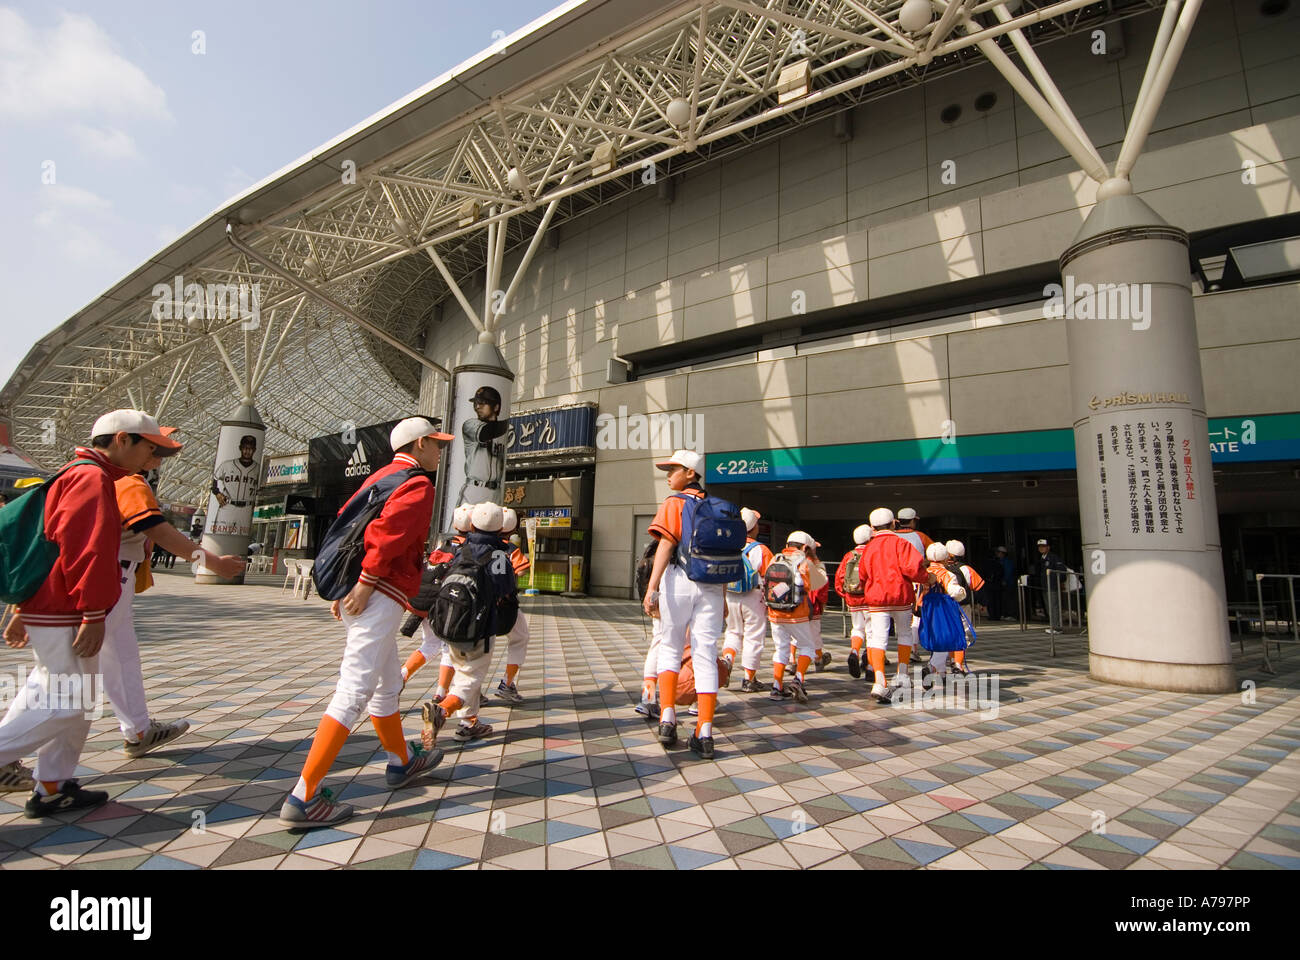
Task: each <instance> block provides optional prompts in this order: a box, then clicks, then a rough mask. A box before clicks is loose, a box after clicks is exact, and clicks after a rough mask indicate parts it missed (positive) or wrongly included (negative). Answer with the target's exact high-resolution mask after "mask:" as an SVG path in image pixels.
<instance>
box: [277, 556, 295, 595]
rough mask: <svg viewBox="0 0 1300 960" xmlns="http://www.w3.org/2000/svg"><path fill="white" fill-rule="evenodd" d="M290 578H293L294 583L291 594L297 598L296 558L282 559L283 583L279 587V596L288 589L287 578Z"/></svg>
mask: <svg viewBox="0 0 1300 960" xmlns="http://www.w3.org/2000/svg"><path fill="white" fill-rule="evenodd" d="M290 577H293V578H294V581H293V593H294V596H297V595H298V580H297V577H298V560H297V558H295V557H285V558H284V583H283V584H281V585H280V594H281V595H283V594H284V591H285V590H286V589H287V588H288V586H289V578H290Z"/></svg>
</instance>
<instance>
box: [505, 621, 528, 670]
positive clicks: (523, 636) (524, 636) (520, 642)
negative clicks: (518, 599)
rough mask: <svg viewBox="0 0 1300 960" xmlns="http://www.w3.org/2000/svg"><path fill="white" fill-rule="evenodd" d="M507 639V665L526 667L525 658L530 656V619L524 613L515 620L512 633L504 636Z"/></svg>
mask: <svg viewBox="0 0 1300 960" xmlns="http://www.w3.org/2000/svg"><path fill="white" fill-rule="evenodd" d="M504 636H505V639H506V663H507V664H513V665H514V666H516V667H522V666H523V665H524V657H526V656H528V637H529V633H528V618H527V617H525V616H524V614H523V611H520V612H519V616H517V617H516V618H515V625H514V626H513V627H511V628H510V631H509V632H508V633H506V634H504Z"/></svg>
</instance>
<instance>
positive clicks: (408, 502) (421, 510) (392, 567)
mask: <svg viewBox="0 0 1300 960" xmlns="http://www.w3.org/2000/svg"><path fill="white" fill-rule="evenodd" d="M418 466H419V464H418V463H416V462H415V459H414V458H413V457H410V456H407V455H406V454H404V453H399V454H397V456H395V457H393V462H392V463H390V464H388V465H387V466H385V467H381V468H380V469H378V470H376V471H375V472H374V473H372V474H371V475H370V476H369V477H367V478H366V482H365V483H363V484H362V485H361V490H358V491H357V492H356V493H354V494H353V497H356V496H359V495H360V494H361V492H362V491H363V490H365V489H366V488H367V487H369V486H370V485H371V484H372V483H374V482H375V481H377V480H379V479H380V478H381V477H386V476H389V475H390V474H393V473H396V472H397V471H399V470H406V469H407V468H409V467H418ZM348 502H349V503H351V502H352V501H351V500H349V501H348ZM346 506H347V504H344V508H346ZM339 512H340V513H342V512H343V511H342V510H340V511H339ZM432 519H433V482H432V481H431V480H430V479H429V478H428V477H427V476H424V475H419V476H416V477H412V478H411V479H410V480H408V481H406V483H404V484H402V485H401V486H400V487H398V488H397V489H396V490H394V491H393V492H392V494H391V495H390V496H389V498H388V501H387V502H386V503H385V504H384V509H383V510H382V511H381V512H380V514H379V516H377V517H376V518H375V519H374V520H373V521H371V523H370V526H368V527H366V539H365V542H366V558H365V560H363V561H362V562H361V582H362V583H368V584H370V585H371V586H373V587H374V588H375V589H376V590H377V591H379V592H380V593H382V594H383V595H384V596H386V597H390V598H392V599H393V600H396V601H397V602H398V603H399V604H401V605H402V606H404V607H407V608H408V609H409V606H408V604H407V600H408V598H410V597H413V596H415V595H416V593H418V592H419V590H420V576H421V574H422V572H423V569H422V567H423V563H424V542H425V540H427V539H428V537H429V523H430V521H432Z"/></svg>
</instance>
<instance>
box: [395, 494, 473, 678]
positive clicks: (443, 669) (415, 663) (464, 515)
mask: <svg viewBox="0 0 1300 960" xmlns="http://www.w3.org/2000/svg"><path fill="white" fill-rule="evenodd" d="M473 509H474V508H473V507H471V506H470V505H469V504H468V503H462V504H461V505H460V506H459V507H457V508H456V509H455V511H454V512H453V513H452V520H451V525H452V528H453V529H454V530H455V531H456V535H455V536H453V537H452V538H451V540H450V541H449V542H448V543H447V544H446V546H445V547H443V548H440V549H437V550H434V551H433V553H431V554H429V564H430V565H434V564H439V563H452V562H454V561H455V559H456V556H457V554H459V553H460V548H461V544H463V543H464V542H465V538H466V537H467V536H469V530H470V524H469V515H470V512H471V511H472V510H473ZM428 613H429V611H427V610H422V611H420V613H419V615H420V616H421V618H422V619H421V621H420V646H419V648H418V649H417V650H416V651H415V652H414V653H412V654H411V655H410V656H409V657H407V658H406V663H404V664H402V683H403V685H405V684H406V682H407V681H409V680H410V679H411V677H413V676H415V672H416V671H417V670H419V669H420V668H421V667H422V666H424V665H425V664H426V663H428V662H429V661H430V660H434V659H437V660H438V663H439V666H438V686H437V689H436V690H435V692H434V698H435V699H441V698H442V697H443V696H445V695H446V693H447V690H448V689H449V688H450V687H451V678H452V677H453V676H454V675H455V673H456V668H455V667H454V666H452V663H451V654H450V653H449V652H448V650H447V648H446V645H445V644H444V643H443V642H442V638H441V637H439V636H438V635H437V634H436V633H434V632H433V627H432V626H430V625H429V620H428Z"/></svg>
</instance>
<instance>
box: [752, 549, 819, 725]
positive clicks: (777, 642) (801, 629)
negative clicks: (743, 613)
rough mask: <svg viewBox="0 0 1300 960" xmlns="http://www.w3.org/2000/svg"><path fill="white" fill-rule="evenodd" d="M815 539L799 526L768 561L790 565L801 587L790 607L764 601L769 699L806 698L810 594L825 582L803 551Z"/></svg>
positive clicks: (811, 648)
mask: <svg viewBox="0 0 1300 960" xmlns="http://www.w3.org/2000/svg"><path fill="white" fill-rule="evenodd" d="M816 543H817V541H816V540H814V539H813V538H812V536H811V535H810V534H807V533H805V532H804V531H802V530H795V531H794V532H793V533H791V534H790V535H789V536H788V537H786V538H785V547H784V549H782V550H781V552H780V553H779V554H777V555H774V556H773V558H772V562H771V563H769V564H768V569H769V571H770V570H771V569H772V566H773V564H775V563H777V562H778V561H780V562H782V563H787V564H789V565H790V566H792V567H793V568H794V571H795V576H796V583H797V584H798V589H799V590H800V591H802V595H801V596H800V599H799V602H798V604H796V605H795V607H794V608H793V609H791V610H776V609H773V608H772V605H771V604H770V603H769V604H768V609H767V619H768V620H769V622H771V624H772V644H773V650H772V690H771V692H770V693H769V694H768V698H769V699H771V700H777V701H782V700H789V699H790V698H791V697H793V698H794V699H795V700H796V701H798V702H799V703H807V702H808V691H807V689H806V688H805V686H804V683H805V679H806V676H807V673H808V667H809V666H810V665H811V664H812V661H813V652H814V646H813V635H812V628H811V627H810V626H809V624H808V621H809V619H810V617H811V602H812V601H811V596H812V594H813V593H814V592H815V591H817V590H820V589H821V588H822V587H824V586H826V574H825V572H824V571H823V569H821V568H819V567H818V566H817V565H816V564H814V563H813V562H812V561H811V560H809V559H808V553H807V551H808V550H810V549H812V548H814V547H815V545H816ZM792 653H793V654H794V655H795V656H797V658H798V659H797V660H796V661H795V676H794V680H793V681H792V682H791V684H790V689H789V690H786V689H785V670H786V667H788V666H789V665H790V660H791V656H792Z"/></svg>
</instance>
